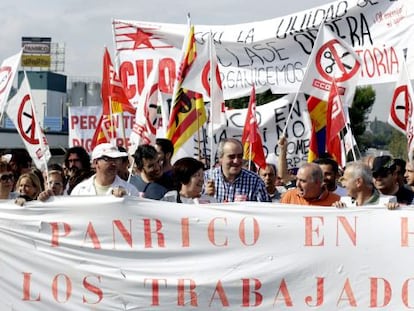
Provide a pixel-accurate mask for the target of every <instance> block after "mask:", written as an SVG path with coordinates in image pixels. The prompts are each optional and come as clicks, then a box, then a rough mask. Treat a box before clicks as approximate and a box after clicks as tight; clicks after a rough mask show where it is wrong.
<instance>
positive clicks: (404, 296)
mask: <svg viewBox="0 0 414 311" xmlns="http://www.w3.org/2000/svg"><path fill="white" fill-rule="evenodd" d="M413 280H414V279H407V280H405V282H404V284H403V286H402V294H401V297H402V301H403V304H404V305H405V306H406V307H407V308H410V309H413V308H414V306H412V305H410V302H409V301H408V298H409V295H408V293H409V292H410V290H409V288H408V283H409V282H410V281H413Z"/></svg>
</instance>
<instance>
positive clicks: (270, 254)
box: [0, 196, 414, 311]
mask: <svg viewBox="0 0 414 311" xmlns="http://www.w3.org/2000/svg"><path fill="white" fill-rule="evenodd" d="M413 216H414V214H413V210H412V208H410V207H408V208H405V209H401V210H395V211H389V210H387V209H386V208H385V207H372V208H348V209H335V208H333V207H312V208H310V207H307V206H304V207H300V206H295V205H278V204H271V203H254V202H243V203H229V204H221V205H220V204H215V205H200V206H194V205H186V204H174V203H171V202H168V203H167V202H160V201H151V200H145V199H140V198H126V199H118V198H114V197H96V196H93V197H65V198H58V197H56V198H54V199H53V200H52V201H51V202H47V203H42V202H30V203H28V204H27V205H26V206H24V207H20V206H16V205H15V204H13V203H5V202H2V203H1V204H0V229H1V230H0V238H1V241H2V243H1V244H0V250H1V254H2V259H1V271H2V272H1V279H0V308H1V310H24V311H27V310H29V311H30V310H45V311H47V310H91V309H93V310H133V309H142V310H176V309H181V310H222V309H229V310H243V309H246V310H252V309H255V310H256V309H257V310H302V311H303V310H357V309H358V310H370V309H375V310H410V309H412V308H413V307H414V297H413V286H414V285H413V283H414V279H413V275H414V268H413V265H412V264H411V262H412V249H413V247H414V237H413V233H414V217H413ZM384 228H386V230H384Z"/></svg>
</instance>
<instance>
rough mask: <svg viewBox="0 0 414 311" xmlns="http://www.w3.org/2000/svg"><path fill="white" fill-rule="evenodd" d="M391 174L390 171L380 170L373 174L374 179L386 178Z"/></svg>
mask: <svg viewBox="0 0 414 311" xmlns="http://www.w3.org/2000/svg"><path fill="white" fill-rule="evenodd" d="M389 174H390V171H389V170H380V171H378V172H374V173H372V177H374V178H385V177H387V176H388V175H389Z"/></svg>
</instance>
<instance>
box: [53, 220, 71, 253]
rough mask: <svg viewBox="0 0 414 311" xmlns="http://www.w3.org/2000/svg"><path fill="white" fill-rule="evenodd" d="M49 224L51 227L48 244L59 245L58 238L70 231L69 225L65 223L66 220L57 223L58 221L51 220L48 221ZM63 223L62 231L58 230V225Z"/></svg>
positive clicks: (65, 235)
mask: <svg viewBox="0 0 414 311" xmlns="http://www.w3.org/2000/svg"><path fill="white" fill-rule="evenodd" d="M49 225H50V226H51V229H52V239H51V241H50V245H51V246H52V247H58V246H59V238H61V237H67V236H68V235H69V233H70V231H71V230H72V229H71V226H70V225H69V224H67V223H66V222H64V223H59V222H51V223H49ZM61 225H63V233H62V232H61V231H60V230H59V226H61Z"/></svg>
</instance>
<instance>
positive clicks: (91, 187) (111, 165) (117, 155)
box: [71, 143, 139, 196]
mask: <svg viewBox="0 0 414 311" xmlns="http://www.w3.org/2000/svg"><path fill="white" fill-rule="evenodd" d="M126 156H128V153H126V152H121V151H118V148H117V147H115V146H113V145H112V144H110V143H103V144H99V145H97V146H96V147H95V148H94V149H93V151H92V157H91V159H92V164H93V166H94V167H95V170H96V174H95V175H93V176H92V177H90V178H88V179H86V180H84V181H82V182H81V183H79V184H78V185H76V186H75V188H73V190H72V192H71V195H108V194H113V195H115V196H123V195H134V196H138V194H139V192H138V190H137V189H136V188H135V187H134V186H133V185H131V184H129V183H127V182H126V181H125V180H123V179H122V178H120V177H119V176H118V166H119V164H120V163H121V161H122V158H123V157H126Z"/></svg>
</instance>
